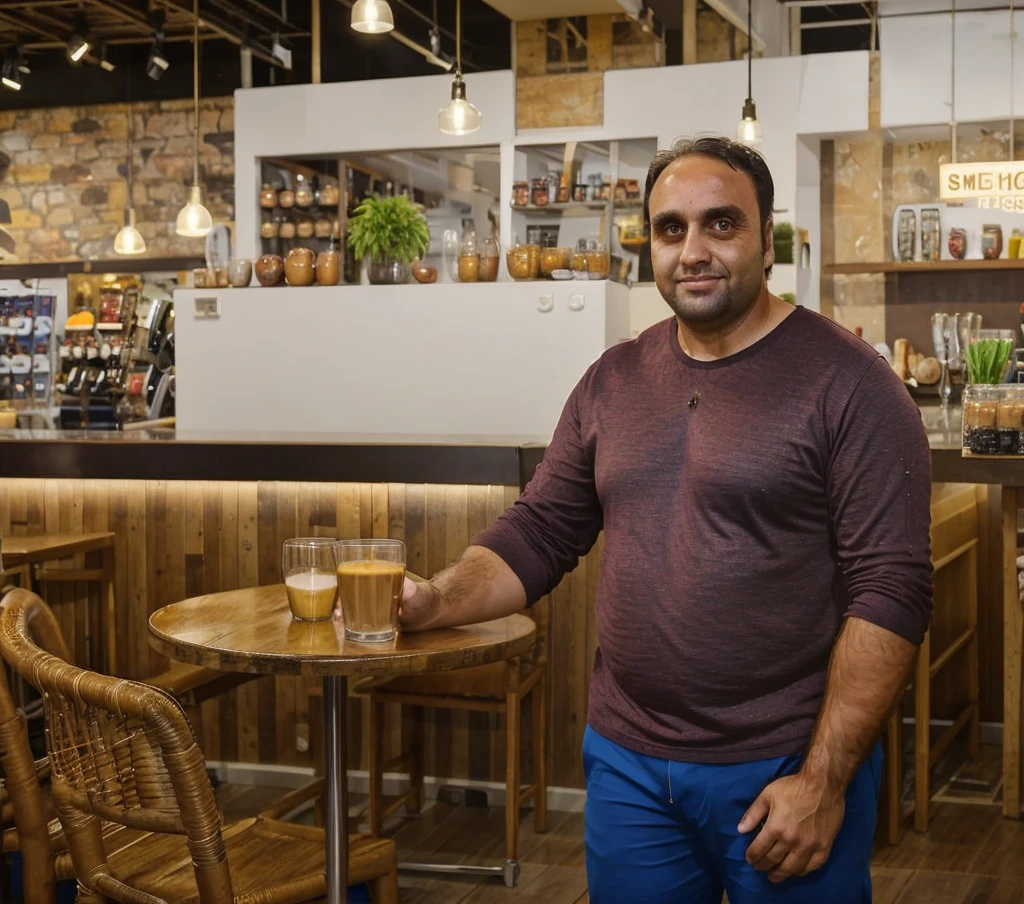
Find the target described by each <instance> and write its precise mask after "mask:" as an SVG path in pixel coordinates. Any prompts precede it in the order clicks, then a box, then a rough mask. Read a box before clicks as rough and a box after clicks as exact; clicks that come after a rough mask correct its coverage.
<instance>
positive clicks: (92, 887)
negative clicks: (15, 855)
mask: <svg viewBox="0 0 1024 904" xmlns="http://www.w3.org/2000/svg"><path fill="white" fill-rule="evenodd" d="M59 636H60V635H59V630H58V628H57V625H56V622H55V620H54V618H53V614H52V613H51V612H50V610H49V609H48V608H47V606H46V604H45V603H44V602H43V601H42V600H41V599H39V597H37V596H35V595H34V594H31V593H28V592H27V591H23V590H14V591H12V592H11V593H9V594H8V595H7V596H6V597H5V598H4V600H3V601H2V603H0V654H2V656H3V658H4V659H5V660H6V661H7V662H8V663H9V664H10V665H11V666H12V667H13V668H14V669H15V670H16V671H17V672H18V673H19V674H20V675H21V676H22V677H23V678H25V680H27V681H28V682H29V683H31V684H33V685H34V686H35V687H36V688H38V689H39V690H40V691H41V692H42V694H43V701H44V706H45V716H46V727H47V750H48V755H49V760H50V768H51V788H52V795H53V800H54V804H55V807H56V809H57V813H58V816H59V818H60V821H61V825H62V826H63V827H64V831H65V834H66V836H67V839H68V845H69V848H70V851H71V857H72V861H73V863H74V868H75V875H76V877H77V879H78V884H79V901H80V902H82V904H100V902H105V901H107V900H114V901H118V902H122V904H158V902H160V901H174V902H181V904H185V902H189V904H241V902H243V901H244V902H247V904H256V902H259V904H291V902H302V901H310V900H315V899H317V898H321V897H323V896H324V895H325V894H326V882H325V878H324V837H323V832H322V831H320V830H319V829H315V828H311V827H306V826H297V825H291V824H286V823H279V822H275V821H273V820H267V819H261V818H258V817H257V818H255V819H247V820H242V821H240V822H237V823H234V824H232V825H229V826H225V827H222V826H221V819H220V814H219V813H218V811H217V807H216V803H215V801H214V797H213V789H212V788H211V787H210V781H209V778H208V777H207V774H206V763H205V761H204V759H203V755H202V752H201V751H200V750H199V747H198V746H197V744H196V742H195V738H194V736H193V734H192V729H191V727H190V725H189V723H188V720H187V719H186V717H185V715H184V713H183V711H182V709H181V707H180V706H179V705H178V704H177V702H176V701H175V700H174V699H173V698H172V697H171V696H170V695H169V694H166V693H165V692H163V691H160V690H158V689H155V688H152V687H148V686H146V685H144V684H139V683H137V682H133V681H127V680H123V679H118V678H112V677H108V676H105V675H98V674H95V673H93V672H88V671H85V670H83V669H79V668H77V667H75V666H73V665H70V664H69V663H67V662H65V661H64V660H63V659H62V658H61V657H60V655H59V653H60V652H61V647H60V643H59ZM103 820H106V821H109V822H111V823H114V824H117V825H121V826H125V827H126V828H129V829H133V830H136V831H138V832H139V833H140V835H139V837H138V838H137V839H136V840H135V841H134V843H133V844H131V845H130V846H129V847H127V848H125V849H123V850H118V851H115V852H113V853H111V852H110V851H108V850H105V847H104V844H103V839H102V837H101V821H103ZM349 863H350V866H349V879H350V881H351V882H352V883H354V884H358V883H362V882H367V883H369V884H370V887H371V894H372V896H373V899H374V902H375V904H393V902H395V901H397V900H398V897H397V896H398V882H397V866H396V855H395V846H394V843H393V842H391V841H384V840H381V839H371V838H365V837H358V836H353V837H350V842H349Z"/></svg>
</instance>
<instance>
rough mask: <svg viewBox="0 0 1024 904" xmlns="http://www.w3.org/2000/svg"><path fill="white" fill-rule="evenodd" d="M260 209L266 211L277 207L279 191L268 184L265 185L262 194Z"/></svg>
mask: <svg viewBox="0 0 1024 904" xmlns="http://www.w3.org/2000/svg"><path fill="white" fill-rule="evenodd" d="M260 207H262V208H263V209H264V210H271V209H273V208H274V207H277V190H276V189H274V188H271V187H270V185H269V184H268V183H266V182H264V183H263V190H262V191H261V192H260Z"/></svg>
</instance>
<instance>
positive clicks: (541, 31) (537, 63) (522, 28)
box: [515, 19, 548, 77]
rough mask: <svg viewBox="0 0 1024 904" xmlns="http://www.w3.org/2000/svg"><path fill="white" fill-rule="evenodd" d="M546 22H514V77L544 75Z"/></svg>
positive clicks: (543, 20) (546, 62)
mask: <svg viewBox="0 0 1024 904" xmlns="http://www.w3.org/2000/svg"><path fill="white" fill-rule="evenodd" d="M547 31H548V30H547V20H546V19H531V20H529V21H524V22H516V54H515V61H516V63H515V65H516V75H517V76H519V77H522V76H527V75H545V74H546V73H547V71H548V36H547Z"/></svg>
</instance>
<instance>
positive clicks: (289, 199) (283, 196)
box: [277, 188, 295, 207]
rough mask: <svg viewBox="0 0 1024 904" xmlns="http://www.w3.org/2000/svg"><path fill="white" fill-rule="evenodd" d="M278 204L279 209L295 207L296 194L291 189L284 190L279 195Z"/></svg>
mask: <svg viewBox="0 0 1024 904" xmlns="http://www.w3.org/2000/svg"><path fill="white" fill-rule="evenodd" d="M277 204H278V206H279V207H294V206H295V192H293V191H292V190H291V189H290V188H282V189H281V191H279V192H278V193H277Z"/></svg>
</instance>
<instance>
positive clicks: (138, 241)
mask: <svg viewBox="0 0 1024 904" xmlns="http://www.w3.org/2000/svg"><path fill="white" fill-rule="evenodd" d="M134 132H135V117H134V115H133V114H132V108H131V107H129V108H128V160H127V161H126V164H125V165H126V170H125V173H126V176H127V179H128V203H127V204H126V205H125V208H124V226H122V227H121V229H120V230H119V231H118V233H117V235H116V236H114V253H115V254H145V253H146V240H145V239H144V238H143V237H142V233H141V232H139V230H138V229H136V228H135V208H134V206H133V205H132V185H133V184H134V179H133V178H132V177H133V172H132V170H133V166H132V143H133V142H132V139H133V138H134Z"/></svg>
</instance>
